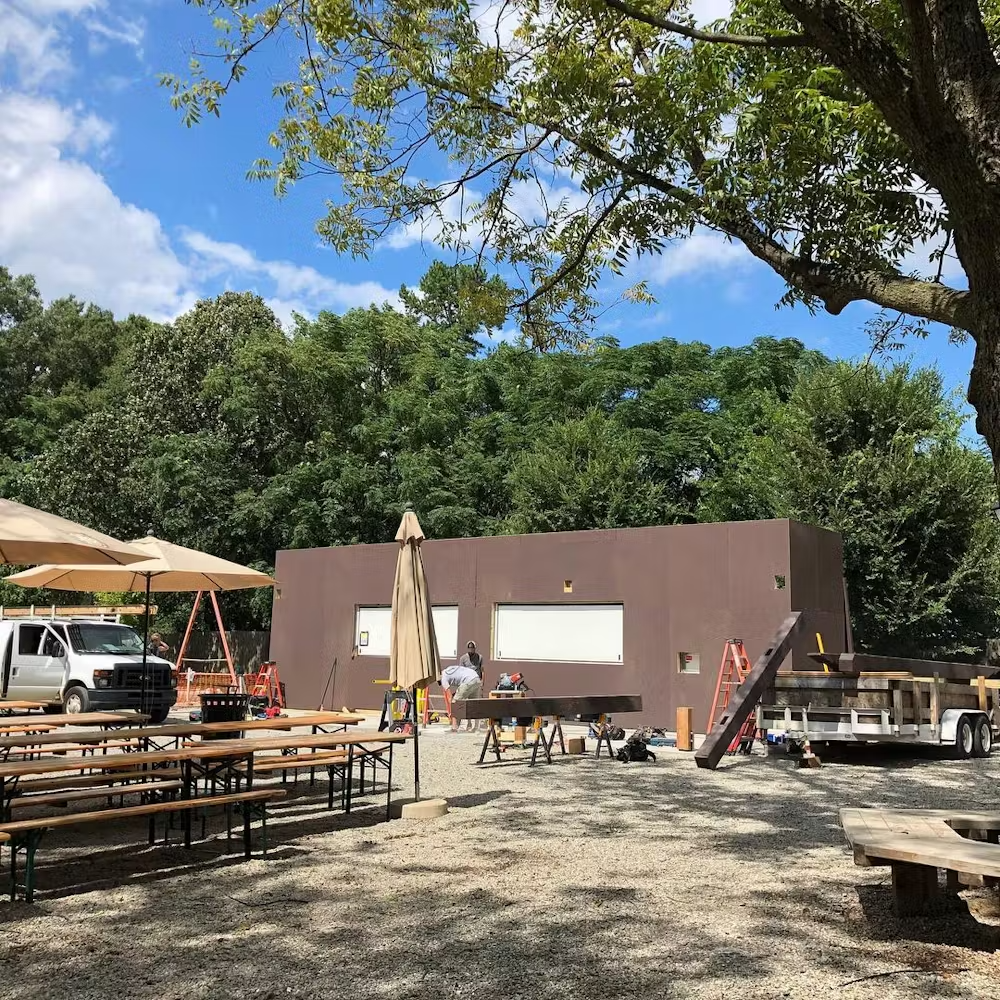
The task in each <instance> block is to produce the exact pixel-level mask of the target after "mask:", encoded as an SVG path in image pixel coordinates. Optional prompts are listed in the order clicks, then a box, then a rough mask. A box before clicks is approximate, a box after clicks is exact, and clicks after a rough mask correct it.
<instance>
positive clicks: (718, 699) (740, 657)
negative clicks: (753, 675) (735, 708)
mask: <svg viewBox="0 0 1000 1000" xmlns="http://www.w3.org/2000/svg"><path fill="white" fill-rule="evenodd" d="M750 670H751V664H750V657H749V656H747V651H746V648H745V647H744V645H743V640H742V639H727V640H726V647H725V649H724V650H723V653H722V663H721V664H720V665H719V677H718V680H717V681H716V682H715V695H714V696H713V698H712V711H711V713H710V714H709V717H708V724H709V730H711V729H712V728H713V727H714V726H715V725H717V723H718V722H719V720H720V719H721V718H722V717H723V716H724V715H725V714H726V709H728V708H729V700H730V697H731V696H732V694H733V692H734V691H735V690H736V688H738V687H739V686H740V685H741V684H742V683H743V682H744V681H745V680H746V679H747V677H748V676H749V674H750ZM756 735H757V724H756V719H755V718H754V713H753V710H752V709H751V710H750V712H749V713H748V714H747V715H746V716H745V718H744V720H743V724H742V725H741V726H740V729H739V732H737V734H736V736H735V737H734V738H733V739H732V741H731V742H730V744H729V746H728V748H727V749H726V753H727V754H735V753H743V754H749V753H750V751H751V750H752V749H753V741H754V738H755V736H756Z"/></svg>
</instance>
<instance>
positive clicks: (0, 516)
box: [0, 497, 149, 566]
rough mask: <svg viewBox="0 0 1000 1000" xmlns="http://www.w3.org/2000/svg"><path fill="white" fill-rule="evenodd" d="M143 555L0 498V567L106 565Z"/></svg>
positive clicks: (79, 526)
mask: <svg viewBox="0 0 1000 1000" xmlns="http://www.w3.org/2000/svg"><path fill="white" fill-rule="evenodd" d="M148 558H149V556H148V555H147V553H146V552H145V551H144V550H142V549H138V548H135V547H133V546H132V545H126V543H125V542H120V541H118V539H117V538H112V537H111V536H110V535H102V534H101V533H100V532H99V531H92V530H91V529H90V528H85V527H84V526H83V525H82V524H76V523H74V522H73V521H67V520H66V518H64V517H58V516H57V515H56V514H49V513H48V512H47V511H44V510H36V509H35V508H34V507H26V506H25V505H24V504H21V503H15V502H14V501H13V500H5V499H3V498H2V497H0V563H21V564H22V565H23V564H25V563H45V562H49V563H51V562H72V561H77V562H88V563H101V564H109V565H113V566H114V565H118V564H120V563H134V562H138V561H139V560H141V559H148Z"/></svg>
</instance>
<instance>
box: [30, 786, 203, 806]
mask: <svg viewBox="0 0 1000 1000" xmlns="http://www.w3.org/2000/svg"><path fill="white" fill-rule="evenodd" d="M183 787H184V782H183V781H133V782H131V783H130V784H128V785H111V786H105V787H103V788H100V787H94V788H75V789H68V790H66V791H64V792H43V793H40V794H34V795H32V794H29V795H19V796H17V798H15V799H11V801H10V808H11V809H26V808H28V807H30V806H61V805H65V804H66V803H67V802H83V801H85V800H87V799H109V800H110V799H114V798H117V799H118V800H119V801H121V800H123V799H124V797H125V796H126V795H144V794H146V793H147V792H156V793H161V792H179V791H180V790H181V789H182V788H183Z"/></svg>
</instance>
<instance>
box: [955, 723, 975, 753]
mask: <svg viewBox="0 0 1000 1000" xmlns="http://www.w3.org/2000/svg"><path fill="white" fill-rule="evenodd" d="M975 747H976V736H975V733H974V732H973V730H972V723H971V722H970V721H969V717H968V716H967V715H963V716H962V718H961V719H959V720H958V733H957V734H956V735H955V749H956V750H957V751H958V756H959V757H960V758H961V759H962V760H965V759H966V758H968V757H971V756H972V754H973V751H974V750H975Z"/></svg>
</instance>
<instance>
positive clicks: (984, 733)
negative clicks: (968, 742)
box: [972, 718, 993, 757]
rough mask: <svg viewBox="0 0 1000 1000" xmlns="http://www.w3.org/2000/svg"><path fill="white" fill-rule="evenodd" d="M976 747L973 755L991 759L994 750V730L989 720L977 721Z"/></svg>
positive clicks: (981, 719)
mask: <svg viewBox="0 0 1000 1000" xmlns="http://www.w3.org/2000/svg"><path fill="white" fill-rule="evenodd" d="M974 739H975V745H974V747H973V750H972V753H973V756H975V757H989V755H990V751H991V750H992V749H993V728H992V726H990V720H989V719H983V718H980V719H978V720H977V721H976V732H975V737H974Z"/></svg>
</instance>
